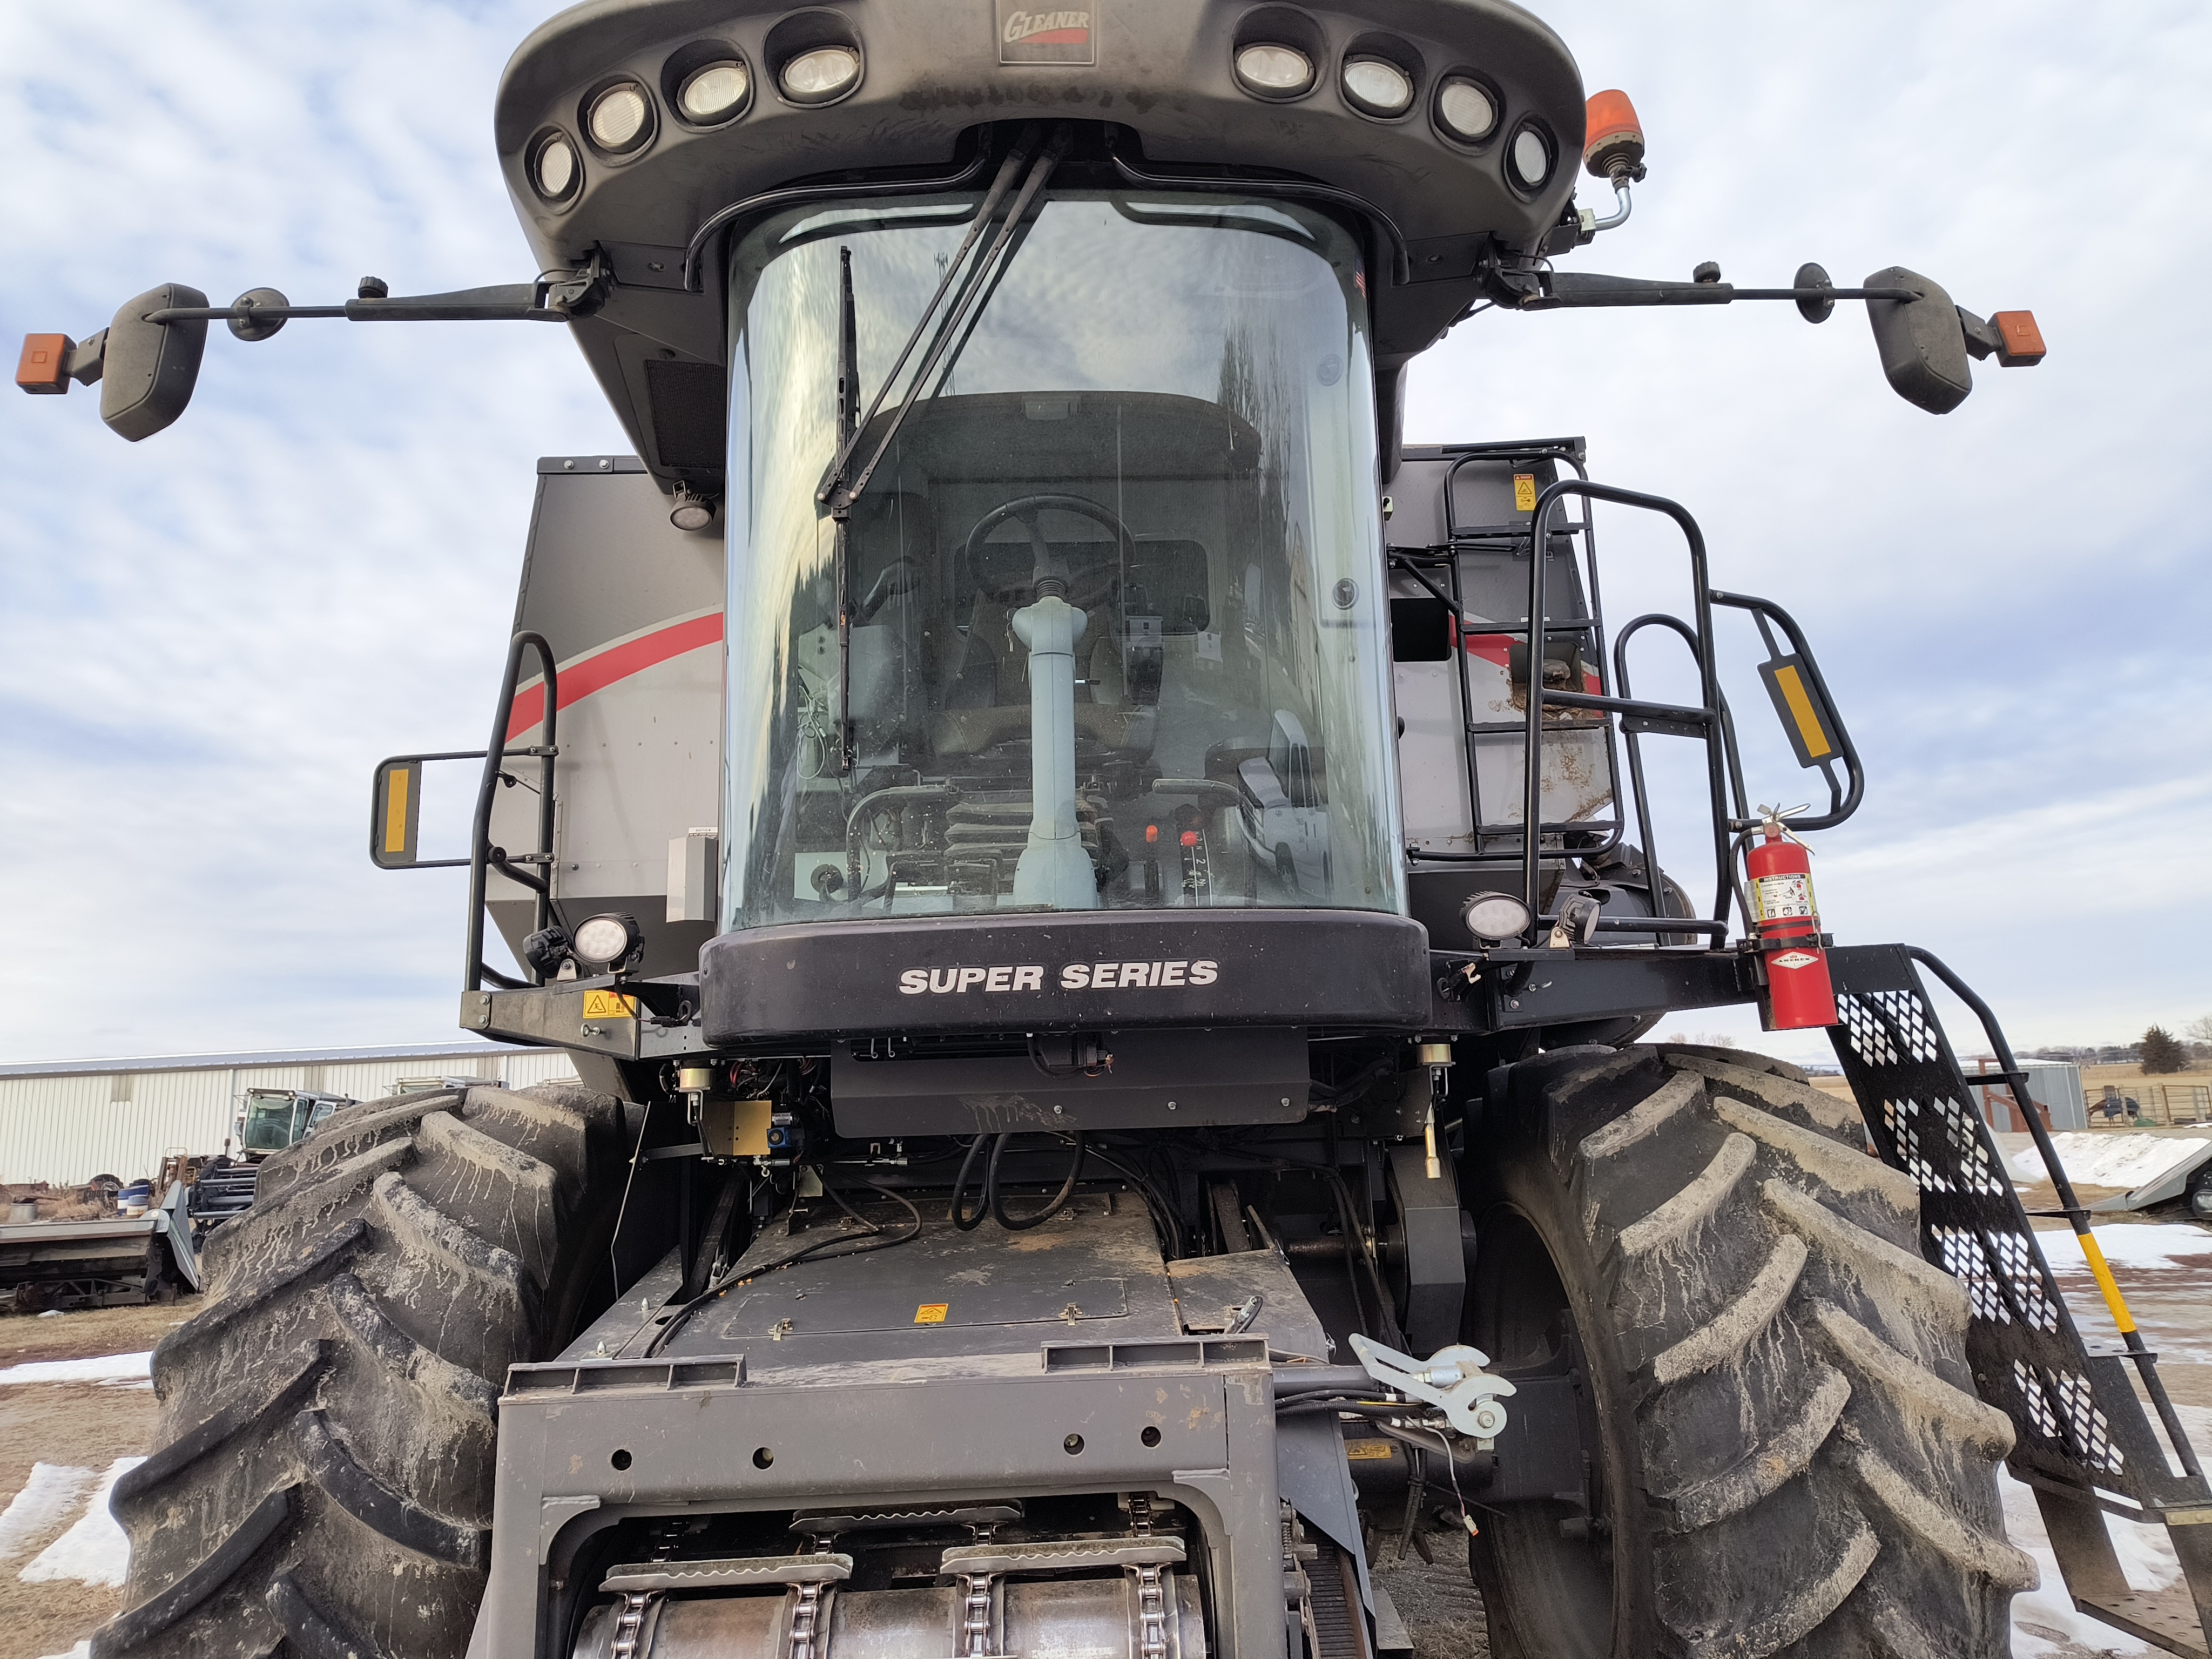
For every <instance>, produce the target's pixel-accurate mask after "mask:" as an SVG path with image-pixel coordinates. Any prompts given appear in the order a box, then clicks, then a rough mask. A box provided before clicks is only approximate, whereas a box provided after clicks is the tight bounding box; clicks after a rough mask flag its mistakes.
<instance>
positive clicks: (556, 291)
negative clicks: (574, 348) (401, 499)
mask: <svg viewBox="0 0 2212 1659" xmlns="http://www.w3.org/2000/svg"><path fill="white" fill-rule="evenodd" d="M603 289H604V284H603V283H597V282H594V281H589V280H587V281H586V282H583V283H574V282H568V281H565V280H556V281H542V280H541V281H539V282H535V283H505V284H502V285H501V286H499V287H496V288H467V289H459V290H458V291H457V292H454V293H452V294H416V295H401V296H400V297H399V298H398V299H383V298H375V297H364V298H362V299H356V300H348V301H346V302H345V303H344V304H343V305H342V306H295V305H281V306H240V305H228V306H172V307H168V308H167V309H166V310H162V311H151V312H149V313H146V320H147V321H148V322H149V323H181V322H207V323H257V324H266V323H281V322H289V321H290V320H292V319H294V318H295V317H304V318H323V317H343V318H344V319H346V321H348V322H349V323H377V322H392V323H498V322H531V323H565V322H567V321H568V319H570V318H571V317H573V316H582V315H585V314H586V309H585V307H581V306H580V305H579V304H578V303H577V301H581V300H584V299H586V298H587V297H588V298H592V299H596V298H598V297H599V293H600V291H603Z"/></svg>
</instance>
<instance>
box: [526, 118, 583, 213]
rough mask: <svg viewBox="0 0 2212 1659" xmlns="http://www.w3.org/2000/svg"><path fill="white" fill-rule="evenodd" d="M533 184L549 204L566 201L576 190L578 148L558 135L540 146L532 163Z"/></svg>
mask: <svg viewBox="0 0 2212 1659" xmlns="http://www.w3.org/2000/svg"><path fill="white" fill-rule="evenodd" d="M530 171H531V173H532V182H533V183H534V184H536V185H537V186H538V194H539V195H540V196H543V197H544V198H545V199H546V200H547V201H549V202H561V201H566V200H567V199H568V197H569V195H570V194H571V193H572V192H573V191H574V190H575V188H576V179H577V175H578V173H579V171H580V170H579V168H578V167H577V166H576V147H575V146H574V144H572V143H569V142H568V140H567V139H566V138H563V137H561V136H560V135H559V134H558V133H556V134H555V135H554V136H553V137H550V138H548V139H547V140H546V141H545V142H544V143H542V144H540V145H538V154H537V155H535V156H533V157H532V160H531V163H530Z"/></svg>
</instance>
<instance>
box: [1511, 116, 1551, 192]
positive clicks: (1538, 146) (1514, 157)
mask: <svg viewBox="0 0 2212 1659" xmlns="http://www.w3.org/2000/svg"><path fill="white" fill-rule="evenodd" d="M1506 162H1507V165H1508V167H1510V169H1511V171H1512V173H1513V182H1514V183H1515V184H1516V185H1520V186H1521V188H1522V189H1523V190H1541V189H1542V188H1543V187H1544V181H1545V180H1546V179H1548V178H1550V177H1551V176H1552V147H1551V146H1550V145H1549V144H1547V143H1545V142H1544V135H1543V134H1542V133H1541V132H1539V131H1536V129H1535V128H1534V127H1523V128H1522V129H1521V131H1518V132H1516V133H1515V134H1514V135H1513V148H1512V149H1511V151H1510V153H1509V154H1508V155H1507V157H1506Z"/></svg>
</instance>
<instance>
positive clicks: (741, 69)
mask: <svg viewBox="0 0 2212 1659" xmlns="http://www.w3.org/2000/svg"><path fill="white" fill-rule="evenodd" d="M752 86H753V83H752V76H750V75H748V74H746V73H745V66H744V64H738V63H728V64H708V65H707V67H706V68H704V69H700V70H692V71H691V73H690V76H687V77H685V79H684V84H683V85H682V86H681V87H680V88H678V89H677V93H676V107H677V108H678V109H679V110H681V111H683V112H684V119H685V120H687V121H696V122H698V123H700V124H701V125H705V124H707V123H708V122H709V121H720V120H723V119H725V118H727V117H729V116H731V115H732V114H734V113H736V112H737V111H738V108H739V107H740V106H742V105H743V104H744V101H745V95H746V94H748V93H750V91H751V90H752Z"/></svg>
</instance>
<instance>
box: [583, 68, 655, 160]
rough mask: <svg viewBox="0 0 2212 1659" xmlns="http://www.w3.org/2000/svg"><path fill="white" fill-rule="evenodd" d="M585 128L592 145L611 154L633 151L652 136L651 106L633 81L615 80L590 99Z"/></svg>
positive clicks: (641, 89)
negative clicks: (590, 136) (590, 137)
mask: <svg viewBox="0 0 2212 1659" xmlns="http://www.w3.org/2000/svg"><path fill="white" fill-rule="evenodd" d="M584 129H585V131H587V132H589V133H590V134H591V135H592V143H595V144H597V145H598V146H599V148H600V149H603V150H606V151H607V152H609V153H610V154H611V155H625V154H627V153H628V152H629V151H631V150H634V149H636V148H637V147H638V146H639V145H641V144H642V143H644V142H645V141H646V140H647V138H649V137H652V136H653V106H652V104H651V103H650V102H649V101H647V98H646V95H645V88H643V87H641V86H640V85H638V84H637V82H635V81H618V82H616V83H615V84H614V85H613V86H611V87H609V88H607V89H606V90H605V92H603V93H601V94H599V96H598V97H596V98H594V99H593V100H592V107H591V110H590V112H589V113H588V114H586V116H585V118H584Z"/></svg>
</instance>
